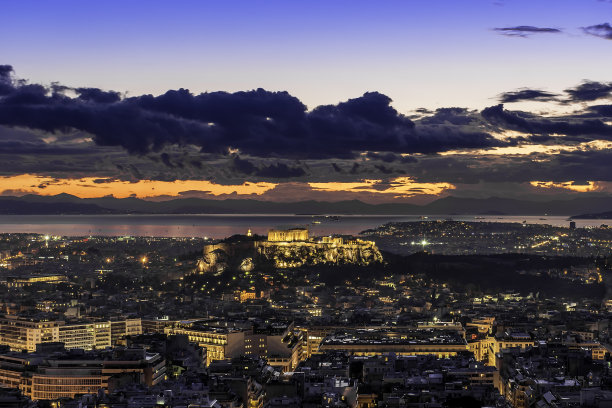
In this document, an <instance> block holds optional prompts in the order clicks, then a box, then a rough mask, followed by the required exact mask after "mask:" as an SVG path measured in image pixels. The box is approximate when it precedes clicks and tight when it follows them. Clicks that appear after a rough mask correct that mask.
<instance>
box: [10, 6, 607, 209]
mask: <svg viewBox="0 0 612 408" xmlns="http://www.w3.org/2000/svg"><path fill="white" fill-rule="evenodd" d="M2 14H3V17H4V18H3V23H2V24H1V25H0V37H1V38H4V39H5V40H4V41H1V42H0V194H4V195H23V194H29V193H34V194H44V195H49V194H59V193H62V192H64V193H69V194H74V195H77V196H80V197H97V196H105V195H109V194H112V195H114V196H117V197H128V196H137V197H145V198H150V199H167V198H175V197H206V198H215V199H223V198H239V197H243V198H256V199H261V200H274V201H290V200H303V199H318V200H333V201H335V200H344V199H360V200H363V201H368V202H389V201H405V202H415V203H424V202H429V201H432V200H435V199H437V198H440V197H444V196H448V195H453V196H464V197H490V196H503V197H513V198H525V199H532V200H545V199H552V198H574V197H577V196H586V195H610V194H611V193H612V165H611V164H610V163H612V161H611V160H610V159H612V145H611V143H612V105H611V103H612V102H611V101H610V99H611V97H612V78H610V68H611V67H612V52H610V51H612V50H611V47H612V26H610V23H612V1H604V0H573V1H570V0H525V1H522V0H470V1H450V0H449V1H442V0H423V1H420V0H414V1H376V2H374V1H359V0H351V1H308V2H302V1H273V0H269V1H232V0H228V1H222V2H221V1H176V2H167V1H154V0H149V1H136V0H134V1H112V0H111V1H105V2H82V1H67V0H66V1H63V0H58V1H54V2H45V1H29V0H20V1H12V0H5V1H3V2H2Z"/></svg>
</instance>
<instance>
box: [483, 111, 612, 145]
mask: <svg viewBox="0 0 612 408" xmlns="http://www.w3.org/2000/svg"><path fill="white" fill-rule="evenodd" d="M481 114H482V116H483V118H485V119H486V120H487V121H489V122H491V123H493V124H496V125H499V126H501V127H502V128H506V129H512V130H517V131H520V132H525V133H534V134H540V135H541V134H544V135H551V134H554V135H564V136H573V137H577V138H578V139H575V140H580V138H582V139H584V140H586V139H587V136H588V138H589V139H592V138H593V137H595V138H597V137H599V138H602V139H606V140H610V139H611V138H612V126H609V125H607V124H605V123H604V122H603V121H602V120H600V119H582V120H575V121H572V120H569V119H567V118H559V119H555V120H552V119H547V118H539V117H535V116H533V115H530V114H525V113H524V112H511V111H508V110H505V109H504V106H503V105H496V106H491V107H488V108H485V109H483V111H482V112H481Z"/></svg>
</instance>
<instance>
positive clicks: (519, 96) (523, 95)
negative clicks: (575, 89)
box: [499, 89, 559, 103]
mask: <svg viewBox="0 0 612 408" xmlns="http://www.w3.org/2000/svg"><path fill="white" fill-rule="evenodd" d="M558 96H559V95H557V94H554V93H550V92H546V91H542V90H539V89H520V90H518V91H513V92H504V93H502V94H501V95H499V101H500V102H501V103H511V102H522V101H538V102H551V101H555V100H556V99H557V97H558Z"/></svg>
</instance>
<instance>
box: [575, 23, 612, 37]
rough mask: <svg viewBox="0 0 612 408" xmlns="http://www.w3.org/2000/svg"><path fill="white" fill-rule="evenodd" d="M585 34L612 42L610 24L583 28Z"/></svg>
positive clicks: (611, 27)
mask: <svg viewBox="0 0 612 408" xmlns="http://www.w3.org/2000/svg"><path fill="white" fill-rule="evenodd" d="M582 31H584V32H585V33H587V34H589V35H592V36H595V37H599V38H603V39H604V40H612V26H611V25H610V23H602V24H596V25H592V26H588V27H582Z"/></svg>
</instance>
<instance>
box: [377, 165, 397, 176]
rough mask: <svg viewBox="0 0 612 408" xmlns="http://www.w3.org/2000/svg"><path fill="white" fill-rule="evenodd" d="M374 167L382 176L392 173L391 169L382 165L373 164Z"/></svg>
mask: <svg viewBox="0 0 612 408" xmlns="http://www.w3.org/2000/svg"><path fill="white" fill-rule="evenodd" d="M374 167H375V168H376V169H378V170H379V171H380V172H381V173H383V174H391V173H393V172H394V171H393V169H390V168H388V167H387V166H385V165H384V164H375V165H374Z"/></svg>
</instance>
